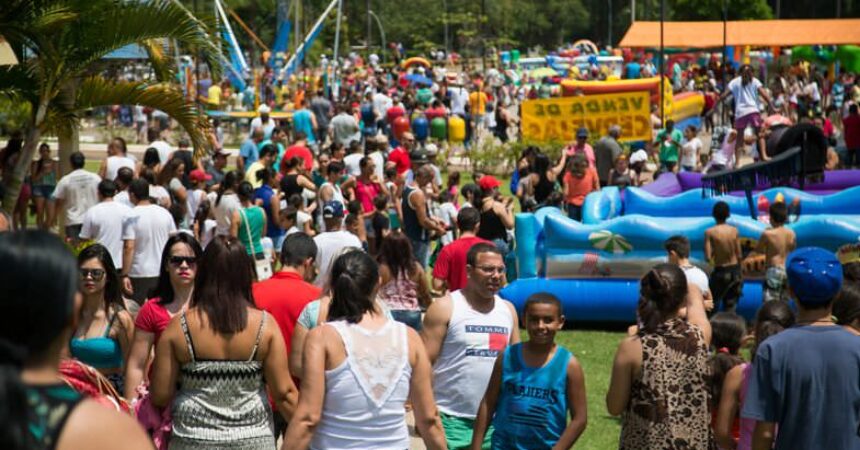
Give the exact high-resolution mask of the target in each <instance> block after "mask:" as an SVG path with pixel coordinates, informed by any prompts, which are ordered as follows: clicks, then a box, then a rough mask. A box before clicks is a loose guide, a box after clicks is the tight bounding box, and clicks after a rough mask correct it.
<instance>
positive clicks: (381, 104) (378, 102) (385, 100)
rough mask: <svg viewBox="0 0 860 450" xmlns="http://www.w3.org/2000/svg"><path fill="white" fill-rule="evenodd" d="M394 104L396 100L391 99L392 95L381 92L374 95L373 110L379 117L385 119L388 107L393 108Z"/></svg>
mask: <svg viewBox="0 0 860 450" xmlns="http://www.w3.org/2000/svg"><path fill="white" fill-rule="evenodd" d="M392 105H394V102H393V101H391V97H389V96H387V95H385V94H383V93H381V92H379V93H376V94H375V95H374V96H373V110H374V111H375V112H376V114H377V116H376V117H377V118H378V119H384V118H385V114H386V113H387V112H388V108H391V106H392Z"/></svg>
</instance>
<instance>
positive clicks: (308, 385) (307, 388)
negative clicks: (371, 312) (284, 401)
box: [281, 325, 337, 450]
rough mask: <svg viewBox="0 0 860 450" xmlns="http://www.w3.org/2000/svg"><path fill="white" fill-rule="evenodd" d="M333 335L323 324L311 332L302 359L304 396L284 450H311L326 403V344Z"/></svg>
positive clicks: (289, 430)
mask: <svg viewBox="0 0 860 450" xmlns="http://www.w3.org/2000/svg"><path fill="white" fill-rule="evenodd" d="M329 333H337V331H335V330H334V329H332V328H331V327H329V326H326V325H320V326H318V327H316V328H314V329H313V330H311V332H310V333H308V339H307V340H306V342H305V349H304V357H303V358H302V359H303V361H302V366H303V372H302V395H301V398H300V399H299V405H298V406H297V407H296V412H295V414H293V418H292V420H291V421H290V426H289V428H287V432H286V435H285V436H284V444H283V446H282V447H281V450H305V449H307V448H308V446H309V445H310V443H311V438H312V437H313V434H314V431H315V430H316V427H317V425H319V423H320V418H321V416H322V409H323V402H324V401H325V389H326V386H325V361H326V342H327V341H328V340H329V339H327V338H326V335H327V334H329Z"/></svg>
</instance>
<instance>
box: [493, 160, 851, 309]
mask: <svg viewBox="0 0 860 450" xmlns="http://www.w3.org/2000/svg"><path fill="white" fill-rule="evenodd" d="M828 173H829V172H828ZM855 184H860V177H858V180H857V182H856V183H855ZM753 198H754V199H755V207H756V208H757V210H758V212H759V214H758V217H757V219H753V218H751V215H750V210H751V208H750V203H749V202H748V199H747V198H745V197H743V196H738V195H731V194H728V195H719V196H711V197H708V196H705V195H703V192H702V190H701V189H695V190H689V191H684V192H681V193H678V194H675V195H672V196H668V197H661V196H657V195H654V194H651V193H649V192H647V191H645V190H643V189H640V188H635V187H629V188H627V189H625V190H623V191H619V189H617V188H615V187H607V188H603V189H602V190H600V191H598V192H593V193H591V194H589V195H588V197H587V198H586V200H585V204H584V208H583V222H582V223H580V222H576V221H574V220H571V219H568V218H567V217H566V216H565V214H564V213H563V212H562V211H560V210H558V209H556V208H542V209H540V210H538V211H537V212H536V213H524V214H518V215H517V217H516V228H515V230H516V232H515V233H516V262H517V273H518V278H517V280H516V281H514V282H512V283H511V284H509V285H508V286H506V287H505V288H504V289H503V290H502V292H501V293H500V295H501V296H502V297H503V298H506V299H508V300H510V301H512V302H513V303H514V304H515V305H516V306H517V307H518V309H520V310H521V308H522V305H523V303H524V302H525V300H526V299H527V298H528V296H529V295H531V294H533V293H535V292H542V291H543V292H550V293H552V294H555V295H556V296H558V298H559V299H561V300H562V304H563V305H564V313H565V316H567V318H568V319H569V320H571V321H574V322H597V321H599V322H623V323H633V322H634V321H635V318H636V317H635V315H636V306H637V303H638V299H639V279H640V278H641V277H642V276H643V275H644V274H645V273H646V272H647V271H648V270H649V269H650V268H651V267H653V266H654V265H655V264H657V263H660V262H665V261H666V252H665V250H664V248H663V242H664V241H665V240H666V239H667V238H669V237H670V236H673V235H679V234H680V235H684V236H686V237H687V238H688V239H689V240H690V245H691V250H692V251H691V255H690V256H691V262H692V263H693V264H696V265H697V266H699V267H701V268H702V269H703V270H705V271H706V272H709V271H710V268H709V266H708V264H707V262H706V261H705V260H704V234H705V230H706V229H707V228H709V227H711V226H713V225H714V224H715V222H714V219H712V218H711V210H712V208H713V205H714V204H715V203H716V202H718V201H725V202H727V203H728V204H729V205H730V207H731V211H732V216H731V218H730V219H729V221H728V223H729V224H731V225H733V226H735V227H737V228H738V230H739V232H740V236H741V238H742V239H741V241H742V247H743V248H744V250H745V252H746V251H748V250H751V249H754V248H755V246H756V244H757V241H758V239H759V237H760V235H761V233H762V231H764V230H765V229H766V228H767V227H768V226H769V225H768V221H767V217H766V213H767V209H768V208H767V207H768V206H769V204H771V203H773V202H776V201H784V202H786V204H787V205H792V206H793V207H792V208H791V210H792V211H793V212H794V214H793V215H792V217H790V218H789V223H788V224H787V227H788V228H791V229H792V230H794V232H795V233H796V234H797V245H798V247H803V246H819V247H824V248H826V249H828V250H831V251H834V252H837V253H838V254H839V255H840V257H842V256H844V255H854V256H855V257H856V254H857V252H858V249H860V246H858V244H860V241H858V239H860V186H854V187H849V188H847V189H844V190H840V191H838V192H836V193H832V194H829V195H819V194H816V193H811V192H805V191H801V190H798V189H795V188H790V187H778V188H771V189H766V190H763V191H760V192H755V193H754V197H753ZM762 212H763V213H764V214H765V215H762V214H761V213H762ZM798 213H799V214H798ZM762 278H763V273H754V272H747V273H745V282H744V289H743V295H742V297H741V299H740V301H739V303H738V312H739V313H740V314H741V315H743V316H745V317H747V318H748V319H751V318H752V316H753V315H754V314H755V312H756V310H757V309H758V308H759V306H760V305H761V301H762V292H761V291H762V288H761V283H762Z"/></svg>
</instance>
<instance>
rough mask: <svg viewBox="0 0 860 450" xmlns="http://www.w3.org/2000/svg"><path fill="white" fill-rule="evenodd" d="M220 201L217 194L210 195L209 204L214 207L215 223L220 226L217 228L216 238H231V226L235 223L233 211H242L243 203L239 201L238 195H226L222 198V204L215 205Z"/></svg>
mask: <svg viewBox="0 0 860 450" xmlns="http://www.w3.org/2000/svg"><path fill="white" fill-rule="evenodd" d="M217 199H218V193H217V192H210V193H209V203H210V204H211V205H212V209H211V211H212V215H213V216H214V217H215V222H216V223H217V224H218V225H217V226H216V227H215V236H229V235H230V224H231V223H232V222H233V211H238V210H240V209H242V202H240V201H239V196H238V195H236V194H224V195H222V196H221V203H219V204H218V205H216V204H215V200H217Z"/></svg>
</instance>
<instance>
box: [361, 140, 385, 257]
mask: <svg viewBox="0 0 860 450" xmlns="http://www.w3.org/2000/svg"><path fill="white" fill-rule="evenodd" d="M358 167H359V168H360V169H361V173H360V174H359V175H358V177H357V178H356V179H355V199H356V200H358V201H359V202H361V206H362V210H363V211H362V215H361V217H362V218H363V223H364V230H365V232H366V233H367V240H368V242H367V243H368V245H369V246H370V248H376V247H375V246H374V244H375V243H376V234H375V233H374V231H373V212H374V211H376V208H374V207H373V199H375V198H376V196H377V195H379V194H385V195H386V196H390V195H391V194H390V193H389V192H388V188H386V187H385V183H382V182H381V180H380V179H379V178H378V177H377V176H376V163H375V162H374V161H373V158H371V157H369V156H365V157H364V158H361V161H359V162H358Z"/></svg>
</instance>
